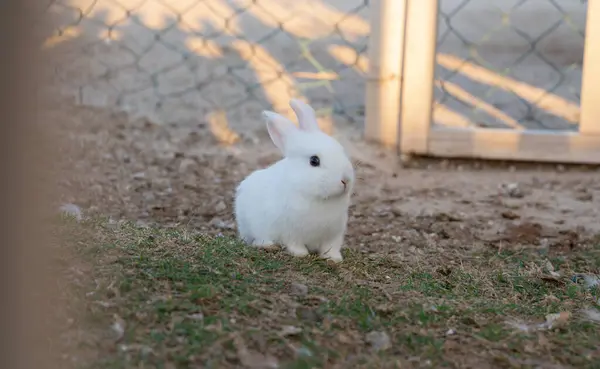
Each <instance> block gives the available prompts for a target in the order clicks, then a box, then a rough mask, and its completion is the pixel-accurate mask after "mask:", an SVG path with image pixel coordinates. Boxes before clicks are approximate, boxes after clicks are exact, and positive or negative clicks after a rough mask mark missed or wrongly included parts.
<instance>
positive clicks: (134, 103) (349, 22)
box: [46, 0, 579, 139]
mask: <svg viewBox="0 0 600 369" xmlns="http://www.w3.org/2000/svg"><path fill="white" fill-rule="evenodd" d="M367 10H368V6H367V4H366V2H364V1H359V0H356V1H335V0H329V1H328V2H324V1H307V2H292V1H289V2H288V1H277V0H261V1H258V2H248V3H244V2H233V1H226V0H210V1H203V2H198V3H194V4H192V5H189V4H188V2H178V1H175V2H172V3H165V2H160V1H149V2H142V3H138V2H135V1H130V0H119V1H116V2H94V3H91V4H88V2H85V1H83V0H65V1H62V2H59V1H55V2H54V3H53V6H51V7H50V11H53V12H54V13H56V14H57V15H58V16H59V18H61V19H62V21H61V22H62V23H60V24H62V26H61V27H60V29H61V32H60V35H59V36H56V37H51V38H49V39H48V40H47V42H46V47H47V49H49V50H51V51H52V52H54V53H55V54H62V56H63V58H62V60H63V61H61V62H60V63H59V64H58V68H57V71H58V73H57V76H59V77H60V78H59V79H60V80H61V83H62V87H61V88H62V89H63V90H65V91H66V92H68V93H74V94H75V95H76V96H77V99H78V101H79V102H80V103H83V104H86V105H98V106H108V107H114V106H116V107H118V108H119V109H122V110H124V111H126V112H128V113H130V114H132V115H133V116H136V115H145V116H147V117H148V118H149V119H151V120H153V121H157V122H164V123H178V124H186V122H187V123H190V124H193V123H194V122H197V121H198V120H200V121H208V122H209V123H210V124H211V125H214V127H215V129H214V130H213V131H214V132H221V133H215V134H216V135H224V136H226V137H229V138H230V139H231V137H234V136H235V135H236V134H237V133H240V134H241V135H242V136H243V135H249V136H256V135H257V132H258V131H259V130H261V129H262V125H261V123H262V122H260V121H259V119H258V117H259V116H260V114H259V113H260V110H262V109H265V108H268V109H274V110H276V111H279V112H281V113H284V114H290V113H291V111H290V110H289V107H288V106H287V102H288V100H289V99H290V98H291V97H300V98H304V99H307V100H310V101H311V103H312V104H313V105H314V106H315V107H316V108H317V109H318V111H319V112H320V113H321V114H322V115H325V116H331V115H333V116H338V117H340V116H341V117H342V118H344V120H345V121H350V122H354V123H358V124H359V125H360V124H361V123H362V114H363V111H362V110H363V100H364V80H365V76H366V74H367V68H368V61H367V57H366V41H367V37H368V29H369V27H368V22H367V19H366V16H365V14H366V12H367ZM456 54H460V52H458V51H457V52H456ZM437 60H438V64H439V68H441V69H443V70H444V71H445V72H446V76H444V75H443V74H444V73H441V74H440V75H438V78H437V80H436V82H435V83H436V86H437V87H438V90H439V91H438V92H440V91H441V93H442V95H443V96H442V97H441V98H439V99H438V100H437V102H436V103H435V104H434V120H435V121H436V123H438V124H442V125H447V126H480V125H482V121H479V120H478V119H479V118H480V117H481V116H486V117H487V118H486V119H484V120H486V121H487V123H485V124H484V125H486V124H488V125H489V124H490V123H489V121H491V122H492V126H496V127H498V126H500V127H509V128H515V129H526V128H531V127H530V125H529V126H527V124H523V121H524V120H527V119H526V118H524V117H523V116H522V114H521V113H522V111H520V110H518V109H517V110H515V109H512V108H510V107H506V106H505V105H503V104H502V103H501V102H498V101H486V100H485V96H482V94H481V90H482V88H487V89H490V88H491V89H494V90H496V91H503V92H504V93H505V94H509V95H510V96H511V98H512V99H513V100H515V99H516V100H518V101H519V104H521V105H525V106H527V107H528V108H529V110H531V109H536V110H539V111H541V112H543V114H546V115H551V116H554V117H557V118H559V119H561V120H562V121H567V122H568V123H569V124H568V126H571V128H569V127H567V129H573V128H574V126H575V124H576V122H577V121H578V116H579V107H578V104H577V103H575V102H572V101H569V100H567V99H565V98H564V97H561V96H559V95H557V94H553V93H551V92H549V91H546V90H544V89H541V88H540V87H535V86H532V85H530V84H527V83H524V82H522V81H519V80H516V79H514V78H509V77H507V76H506V75H505V74H502V73H498V72H495V71H492V70H491V69H489V68H486V67H485V66H482V65H480V64H479V65H478V63H476V62H474V61H472V60H470V59H469V58H461V56H460V55H455V53H447V52H440V53H439V54H438V59H437ZM61 63H62V64H61ZM448 72H449V73H451V75H452V76H456V75H459V76H460V78H458V79H456V80H448V79H447V77H448V76H447V73H448ZM521 110H522V109H521ZM519 115H521V116H519ZM211 122H212V123H211ZM324 124H331V120H330V119H329V120H327V123H324ZM326 128H327V127H326ZM328 129H331V127H329V128H328ZM223 132H225V133H223ZM236 132H237V133H236ZM232 135H233V136H232Z"/></svg>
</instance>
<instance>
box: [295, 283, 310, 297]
mask: <svg viewBox="0 0 600 369" xmlns="http://www.w3.org/2000/svg"><path fill="white" fill-rule="evenodd" d="M291 290H292V294H293V295H297V296H306V294H308V287H307V286H306V285H305V284H302V283H296V282H294V283H292V286H291Z"/></svg>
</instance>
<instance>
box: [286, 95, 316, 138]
mask: <svg viewBox="0 0 600 369" xmlns="http://www.w3.org/2000/svg"><path fill="white" fill-rule="evenodd" d="M290 106H291V107H292V109H293V110H294V113H296V116H297V117H298V125H299V126H300V129H301V130H303V131H307V132H310V131H319V130H320V128H319V125H318V124H317V114H316V113H315V110H314V109H313V108H312V107H311V106H310V105H308V104H307V103H305V102H303V101H300V100H298V99H291V100H290Z"/></svg>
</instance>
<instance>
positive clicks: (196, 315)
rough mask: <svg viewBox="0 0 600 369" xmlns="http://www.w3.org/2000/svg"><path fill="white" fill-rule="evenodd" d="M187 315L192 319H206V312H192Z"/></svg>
mask: <svg viewBox="0 0 600 369" xmlns="http://www.w3.org/2000/svg"><path fill="white" fill-rule="evenodd" d="M187 317H188V318H189V319H191V320H204V314H202V313H195V314H190V315H188V316H187Z"/></svg>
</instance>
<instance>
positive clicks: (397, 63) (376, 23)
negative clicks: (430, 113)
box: [364, 0, 424, 147]
mask: <svg viewBox="0 0 600 369" xmlns="http://www.w3.org/2000/svg"><path fill="white" fill-rule="evenodd" d="M420 1H424V0H420ZM405 18H406V0H375V1H373V2H372V5H371V35H370V38H369V70H368V74H367V88H366V101H365V130H364V133H365V138H366V139H367V140H370V141H376V142H378V143H380V144H383V145H384V146H387V147H397V145H398V129H399V118H400V83H401V72H402V58H403V50H404V46H403V40H404V25H405Z"/></svg>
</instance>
